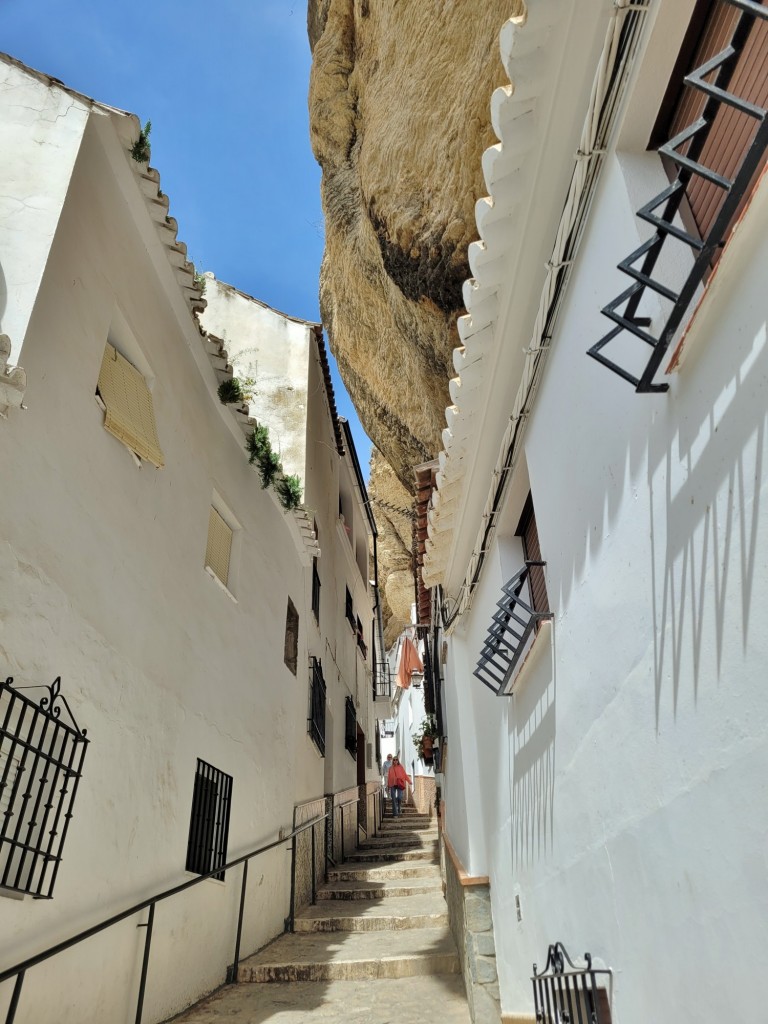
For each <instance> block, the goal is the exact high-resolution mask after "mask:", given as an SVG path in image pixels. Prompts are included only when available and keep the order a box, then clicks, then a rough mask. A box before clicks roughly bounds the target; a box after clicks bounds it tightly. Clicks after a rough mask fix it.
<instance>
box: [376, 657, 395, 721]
mask: <svg viewBox="0 0 768 1024" xmlns="http://www.w3.org/2000/svg"><path fill="white" fill-rule="evenodd" d="M373 699H374V700H391V699H392V673H391V671H390V668H389V662H387V661H377V662H376V665H375V667H374V673H373ZM393 731H394V730H393Z"/></svg>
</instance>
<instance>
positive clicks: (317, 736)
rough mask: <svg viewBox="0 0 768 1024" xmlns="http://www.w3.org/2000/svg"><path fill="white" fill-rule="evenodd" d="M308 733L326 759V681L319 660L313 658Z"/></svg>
mask: <svg viewBox="0 0 768 1024" xmlns="http://www.w3.org/2000/svg"><path fill="white" fill-rule="evenodd" d="M307 732H308V733H309V735H310V736H311V737H312V741H313V742H314V744H315V746H316V747H317V749H318V750H319V751H320V753H321V754H322V755H323V757H325V679H323V667H322V665H321V663H320V659H319V658H312V664H311V667H310V679H309V718H308V720H307Z"/></svg>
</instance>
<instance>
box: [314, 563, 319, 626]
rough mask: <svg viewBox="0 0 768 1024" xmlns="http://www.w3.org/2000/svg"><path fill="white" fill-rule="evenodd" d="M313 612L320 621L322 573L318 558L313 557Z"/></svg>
mask: <svg viewBox="0 0 768 1024" xmlns="http://www.w3.org/2000/svg"><path fill="white" fill-rule="evenodd" d="M312 614H313V615H314V616H315V622H317V623H318V624H319V623H320V573H319V572H318V571H317V559H316V558H313V559H312Z"/></svg>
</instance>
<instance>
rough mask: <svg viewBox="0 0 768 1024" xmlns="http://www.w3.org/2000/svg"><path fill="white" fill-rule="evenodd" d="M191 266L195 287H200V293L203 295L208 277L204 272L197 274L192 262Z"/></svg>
mask: <svg viewBox="0 0 768 1024" xmlns="http://www.w3.org/2000/svg"><path fill="white" fill-rule="evenodd" d="M192 266H193V269H192V273H193V275H194V281H195V287H196V288H199V289H200V294H201V295H205V285H206V282H207V280H208V278H207V277H206V276H205V274H198V272H197V271H196V270H195V269H194V264H193V265H192Z"/></svg>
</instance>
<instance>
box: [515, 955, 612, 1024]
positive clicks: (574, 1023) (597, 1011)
mask: <svg viewBox="0 0 768 1024" xmlns="http://www.w3.org/2000/svg"><path fill="white" fill-rule="evenodd" d="M598 977H600V978H603V977H605V978H606V979H607V981H608V984H610V979H611V977H612V972H611V971H610V970H609V969H608V968H597V967H593V966H592V957H591V955H590V954H589V953H585V954H584V964H583V966H579V965H577V964H575V963H574V962H573V961H572V960H571V958H570V957H569V956H568V953H567V952H566V950H565V947H564V946H563V944H562V943H561V942H556V943H554V944H553V945H551V946H550V947H549V949H548V950H547V962H546V964H545V965H544V970H543V971H538V970H537V968H536V964H534V965H533V975H532V977H531V982H532V983H533V1001H534V1005H535V1008H536V1021H537V1024H610V1022H611V1009H610V1002H609V998H608V989H607V987H606V985H599V984H598Z"/></svg>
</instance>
